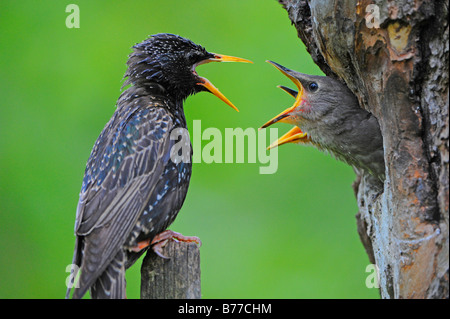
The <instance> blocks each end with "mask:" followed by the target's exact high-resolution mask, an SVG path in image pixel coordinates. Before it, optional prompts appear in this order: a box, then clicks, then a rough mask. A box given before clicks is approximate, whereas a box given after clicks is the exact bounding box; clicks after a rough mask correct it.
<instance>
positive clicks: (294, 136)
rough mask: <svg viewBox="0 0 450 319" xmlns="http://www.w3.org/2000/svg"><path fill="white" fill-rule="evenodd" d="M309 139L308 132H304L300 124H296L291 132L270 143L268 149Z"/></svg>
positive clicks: (304, 141)
mask: <svg viewBox="0 0 450 319" xmlns="http://www.w3.org/2000/svg"><path fill="white" fill-rule="evenodd" d="M308 141H309V137H308V134H306V133H304V132H302V130H301V129H300V128H299V127H298V126H294V127H293V128H292V129H291V130H290V131H289V132H287V133H286V134H284V135H283V136H282V137H280V138H279V139H278V140H276V141H275V142H273V143H272V144H270V145H269V147H267V150H270V149H271V148H275V147H277V146H279V145H283V144H286V143H302V142H303V143H306V142H308Z"/></svg>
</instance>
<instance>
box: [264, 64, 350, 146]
mask: <svg viewBox="0 0 450 319" xmlns="http://www.w3.org/2000/svg"><path fill="white" fill-rule="evenodd" d="M267 62H269V63H270V64H272V65H273V66H275V67H276V68H277V69H278V70H280V71H281V73H283V74H284V75H286V76H287V77H288V78H289V79H290V80H291V81H292V82H293V83H294V84H295V85H296V87H297V88H298V92H297V91H296V90H293V89H290V88H287V87H285V86H279V88H281V89H283V90H284V91H286V92H287V93H288V94H290V95H291V96H293V97H294V98H295V102H294V104H293V105H292V106H291V107H289V108H288V109H286V110H284V111H283V112H281V113H280V114H278V115H277V116H275V117H274V118H272V119H271V120H270V121H268V122H267V123H265V124H264V125H263V126H262V127H261V128H266V127H268V126H270V125H272V124H274V123H278V122H281V123H288V124H292V125H296V127H297V128H294V129H292V130H291V131H289V132H288V133H287V134H285V135H284V136H283V137H281V138H280V139H278V141H275V142H274V143H273V144H272V145H271V146H270V148H273V147H275V146H277V145H281V144H285V143H305V142H311V139H310V136H309V133H310V132H309V130H310V129H312V128H320V127H321V126H324V125H327V123H329V122H330V121H329V117H333V116H335V115H336V114H335V112H339V108H341V106H342V108H345V105H353V104H354V103H355V101H354V100H353V96H352V95H345V96H344V97H343V96H342V94H338V93H339V92H342V90H348V89H347V87H345V86H344V85H343V84H341V83H340V82H339V81H337V80H334V79H332V78H329V77H326V76H318V75H308V74H303V73H299V72H296V71H293V70H290V69H288V68H286V67H284V66H282V65H280V64H278V63H275V62H273V61H267ZM348 98H351V99H352V100H351V101H343V100H342V99H348ZM302 130H303V131H302Z"/></svg>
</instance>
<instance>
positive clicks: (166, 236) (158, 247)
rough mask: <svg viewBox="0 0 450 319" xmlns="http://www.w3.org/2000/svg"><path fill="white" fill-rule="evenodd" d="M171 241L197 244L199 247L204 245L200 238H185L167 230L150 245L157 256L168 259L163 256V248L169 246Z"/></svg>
mask: <svg viewBox="0 0 450 319" xmlns="http://www.w3.org/2000/svg"><path fill="white" fill-rule="evenodd" d="M169 240H175V241H182V242H185V243H196V244H197V245H199V246H201V245H202V242H201V241H200V238H198V237H196V236H184V235H182V234H180V233H177V232H174V231H172V230H165V231H163V232H162V233H159V234H158V235H156V236H155V237H154V238H153V240H152V242H151V243H150V245H153V247H152V249H153V251H154V252H155V254H157V255H158V256H159V257H161V258H164V259H168V257H166V256H164V255H163V254H162V248H163V247H164V246H165V245H166V244H167V242H168V241H169Z"/></svg>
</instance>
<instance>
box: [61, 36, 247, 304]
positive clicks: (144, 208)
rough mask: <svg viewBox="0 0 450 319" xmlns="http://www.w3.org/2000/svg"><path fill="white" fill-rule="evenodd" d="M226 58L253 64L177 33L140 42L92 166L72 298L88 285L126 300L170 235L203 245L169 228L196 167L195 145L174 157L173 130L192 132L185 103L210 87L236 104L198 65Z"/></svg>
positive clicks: (79, 219)
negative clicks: (146, 259) (129, 284)
mask: <svg viewBox="0 0 450 319" xmlns="http://www.w3.org/2000/svg"><path fill="white" fill-rule="evenodd" d="M223 61H230V62H233V61H234V62H250V61H248V60H245V59H241V58H236V57H231V56H226V55H221V54H214V53H210V52H208V51H206V49H205V48H203V47H202V46H200V45H197V44H195V43H193V42H192V41H190V40H188V39H185V38H182V37H180V36H177V35H173V34H156V35H153V36H151V37H150V38H148V39H147V40H145V41H144V42H142V43H139V44H136V45H135V46H134V47H133V52H132V53H131V54H130V56H129V59H128V62H127V65H128V69H127V71H126V73H125V77H126V78H127V80H126V81H125V83H124V86H127V85H131V86H130V87H128V88H127V89H126V90H125V91H124V92H123V93H122V94H121V96H120V97H119V100H118V102H117V109H116V111H115V113H114V114H113V116H112V118H111V119H110V121H109V122H108V123H107V124H106V126H105V128H104V129H103V131H102V133H101V134H100V136H99V138H98V139H97V141H96V142H95V145H94V148H93V150H92V153H91V155H90V157H89V160H88V162H87V166H86V171H85V175H84V179H83V183H82V187H81V192H80V199H79V203H78V207H77V215H76V221H75V235H76V243H75V252H74V258H73V263H72V264H75V265H77V266H78V267H79V268H80V275H79V280H78V284H77V285H76V286H75V288H74V292H73V296H72V297H73V298H81V297H83V295H84V294H85V293H86V291H87V290H88V289H90V293H91V297H92V298H125V270H126V269H127V268H128V267H130V266H131V265H132V264H133V263H134V262H135V261H136V260H137V259H138V258H139V256H140V255H141V254H142V253H143V252H144V251H146V250H147V249H148V247H150V246H152V248H153V249H154V250H155V252H156V253H158V254H160V255H161V253H160V249H161V246H163V245H164V244H165V243H166V242H167V240H169V239H170V238H176V239H179V240H187V241H195V242H199V240H198V238H197V237H185V236H182V235H181V234H177V233H174V232H171V231H165V230H166V228H167V227H168V226H169V225H170V224H171V223H172V222H173V221H174V219H175V217H176V216H177V214H178V211H179V210H180V208H181V206H182V205H183V202H184V199H185V197H186V193H187V190H188V186H189V180H190V177H191V169H192V164H191V158H192V151H191V148H190V147H188V154H187V157H185V158H187V160H172V155H173V154H172V155H171V150H172V148H173V147H174V145H175V144H176V143H177V142H181V138H182V137H181V136H180V132H178V133H177V134H175V135H174V136H175V137H172V136H171V133H172V132H174V131H175V130H177V129H178V130H180V129H181V132H182V130H183V129H186V118H185V115H184V110H183V101H184V100H185V99H186V98H187V97H188V96H189V95H191V94H195V93H197V92H201V91H207V92H211V93H213V94H214V95H216V96H217V97H219V98H220V99H221V100H223V101H224V102H225V103H227V104H228V105H230V106H231V107H233V108H234V109H236V107H235V106H234V105H233V104H232V103H231V102H230V101H229V100H228V99H227V98H226V97H225V96H223V95H222V93H220V92H219V90H218V89H217V88H215V87H214V85H212V84H211V82H210V81H209V80H207V79H206V78H203V77H200V76H199V75H198V74H197V72H196V70H195V67H196V66H198V65H200V64H204V63H208V62H223ZM236 110H237V109H236ZM187 144H188V146H190V142H188V143H187ZM185 155H186V154H185ZM161 256H162V255H161ZM162 257H164V256H162ZM70 291H71V288H70V287H69V289H68V290H67V295H66V297H67V298H68V297H70Z"/></svg>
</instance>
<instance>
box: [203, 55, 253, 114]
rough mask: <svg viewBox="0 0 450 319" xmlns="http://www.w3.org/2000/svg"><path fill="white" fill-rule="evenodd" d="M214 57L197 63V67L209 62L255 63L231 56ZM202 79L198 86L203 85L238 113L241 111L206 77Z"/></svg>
mask: <svg viewBox="0 0 450 319" xmlns="http://www.w3.org/2000/svg"><path fill="white" fill-rule="evenodd" d="M213 54H214V57H213V58H209V59H206V60H203V61H201V62H200V63H197V65H196V66H198V65H200V64H205V63H209V62H246V63H253V62H252V61H250V60H246V59H242V58H237V57H234V56H229V55H223V54H216V53H213ZM199 78H200V82H199V83H197V84H198V85H202V86H204V87H205V88H207V89H208V91H209V92H211V93H212V94H214V95H215V96H217V97H218V98H219V99H221V100H222V101H224V102H225V103H227V104H228V105H229V106H231V107H232V108H233V109H235V110H236V111H238V112H239V110H238V109H237V107H236V106H234V105H233V103H231V102H230V100H228V99H227V98H226V97H225V95H223V94H222V93H221V92H220V91H219V89H218V88H216V87H215V86H214V85H213V84H212V83H211V82H210V81H209V80H208V79H207V78H204V77H201V76H200V77H199Z"/></svg>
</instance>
